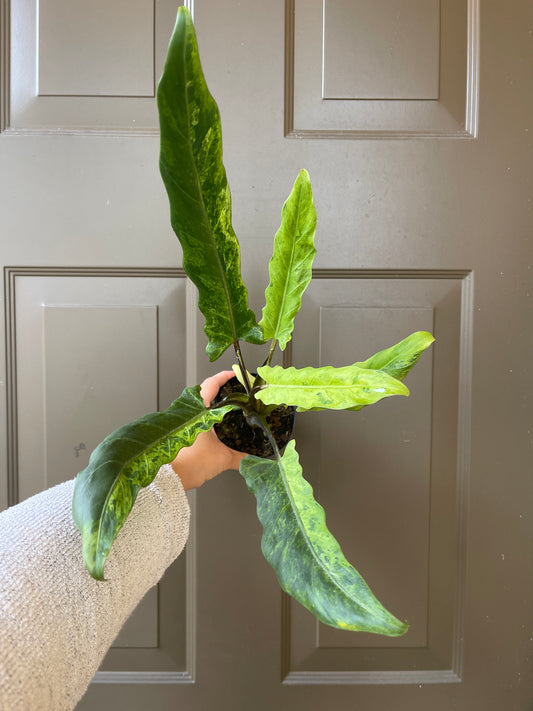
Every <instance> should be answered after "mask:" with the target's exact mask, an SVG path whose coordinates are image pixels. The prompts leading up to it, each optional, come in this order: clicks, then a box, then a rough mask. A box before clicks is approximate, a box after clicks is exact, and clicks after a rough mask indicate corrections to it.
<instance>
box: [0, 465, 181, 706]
mask: <svg viewBox="0 0 533 711" xmlns="http://www.w3.org/2000/svg"><path fill="white" fill-rule="evenodd" d="M73 488H74V480H72V481H68V482H66V483H64V484H60V485H59V486H55V487H53V488H52V489H48V490H47V491H44V492H42V493H41V494H38V495H36V496H33V497H32V498H30V499H27V500H26V501H23V502H22V503H20V504H18V505H17V506H13V507H11V508H10V509H7V510H6V511H4V512H2V513H1V514H0V709H2V711H4V710H5V711H34V710H35V711H37V710H38V711H70V710H71V709H73V708H74V707H75V706H76V704H77V702H78V701H79V700H80V698H81V697H82V696H83V694H84V693H85V691H86V689H87V686H88V685H89V682H90V681H91V679H92V677H93V676H94V674H95V672H96V671H97V669H98V667H99V666H100V663H101V661H102V659H103V657H104V656H105V654H106V652H107V650H108V649H109V647H110V646H111V644H112V643H113V640H114V639H115V637H116V636H117V634H118V633H119V631H120V629H121V627H122V625H123V624H124V622H125V621H126V619H127V618H128V617H129V615H130V614H131V613H132V612H133V610H134V609H135V607H136V606H137V604H138V603H139V602H140V600H141V599H142V597H143V596H144V595H145V593H146V592H147V591H148V590H149V589H150V588H151V587H152V586H153V585H155V584H156V583H157V582H158V580H159V579H160V578H161V576H162V575H163V573H164V572H165V570H166V568H167V567H168V566H169V565H170V564H171V563H172V562H173V561H174V560H175V558H177V556H178V555H179V554H180V553H181V551H182V549H183V547H184V545H185V543H186V541H187V537H188V532H189V515H190V514H189V505H188V502H187V498H186V495H185V492H184V490H183V487H182V485H181V481H180V479H179V477H178V476H177V475H176V474H175V473H174V471H173V470H172V467H170V466H169V465H165V466H164V467H161V469H160V470H159V473H158V475H157V476H156V478H155V479H154V481H153V482H152V484H151V485H150V486H148V487H147V488H146V489H143V490H141V491H140V492H139V495H138V496H137V500H136V502H135V504H134V506H133V509H132V512H131V514H130V516H129V518H128V519H127V521H126V523H125V524H124V526H123V527H122V529H121V530H120V532H119V534H118V536H117V539H116V541H115V543H114V544H113V547H112V549H111V552H110V554H109V556H108V559H107V561H106V565H105V577H106V580H105V581H103V582H100V581H96V580H94V579H93V578H91V576H90V575H89V573H88V572H87V571H86V569H85V567H84V564H83V560H82V557H81V536H80V534H79V532H78V530H77V528H76V527H75V525H74V523H73V521H72V515H71V502H72V492H73Z"/></svg>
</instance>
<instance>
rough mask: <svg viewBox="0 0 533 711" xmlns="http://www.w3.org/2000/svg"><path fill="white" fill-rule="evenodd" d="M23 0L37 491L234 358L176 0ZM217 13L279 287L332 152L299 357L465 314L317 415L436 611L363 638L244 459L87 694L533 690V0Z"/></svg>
mask: <svg viewBox="0 0 533 711" xmlns="http://www.w3.org/2000/svg"><path fill="white" fill-rule="evenodd" d="M1 7H2V10H3V14H2V20H3V24H2V29H3V34H2V42H3V45H4V47H5V49H4V51H3V52H2V53H0V57H2V60H3V61H4V63H5V66H4V67H3V70H2V72H1V73H0V80H1V81H2V92H1V98H2V102H3V104H2V112H1V116H2V121H3V125H2V127H3V129H4V130H3V133H2V135H1V136H0V181H1V182H0V195H1V196H2V217H1V234H2V237H1V239H2V261H3V266H4V282H5V297H6V309H5V314H6V328H5V333H6V348H5V351H4V350H3V351H2V356H3V355H4V353H5V358H6V371H5V372H6V378H5V389H6V397H5V399H2V404H1V407H2V408H3V410H2V416H3V417H5V422H6V425H7V426H6V428H5V430H4V429H3V430H2V437H5V438H6V440H5V444H6V446H5V447H3V448H2V451H3V452H6V456H5V458H3V462H2V464H3V466H4V467H5V469H3V471H5V474H3V480H2V481H3V482H4V483H3V488H2V490H1V496H2V500H1V503H2V505H5V503H7V501H8V497H10V498H11V500H16V498H17V497H20V498H23V497H25V496H28V495H30V494H31V493H33V492H35V491H38V490H39V489H40V488H43V487H45V486H47V485H50V484H52V483H55V482H56V481H58V480H61V479H62V478H69V477H71V476H73V475H74V474H75V473H76V471H78V470H79V469H80V468H82V466H84V463H85V462H86V458H87V456H88V452H89V451H90V449H91V448H92V447H93V446H94V445H95V444H96V443H97V442H98V441H99V439H101V437H102V436H103V435H104V434H106V432H108V431H109V430H110V429H111V428H113V427H114V426H116V425H118V424H121V423H122V422H124V421H128V420H131V419H133V418H134V417H136V416H137V415H139V414H141V413H143V412H146V411H149V410H152V409H153V408H154V407H163V406H164V405H165V404H166V403H167V402H168V401H169V400H170V399H171V398H172V397H173V396H174V395H175V393H176V392H179V391H180V390H181V388H182V387H183V386H184V384H185V383H191V382H197V381H198V380H200V379H201V378H203V377H204V376H205V375H206V374H208V373H209V372H212V371H213V366H209V365H208V363H207V362H206V358H205V357H204V356H203V348H204V339H203V336H202V333H201V327H202V324H201V323H200V322H199V321H197V320H196V317H195V306H194V298H195V297H194V293H193V292H191V290H190V289H189V287H188V286H187V283H186V281H185V279H184V275H183V272H181V271H180V269H179V264H180V257H179V253H178V249H177V242H176V240H175V238H174V237H173V236H172V234H171V230H170V228H169V225H168V207H167V204H166V197H165V195H164V191H163V188H162V185H161V181H160V179H159V177H158V174H157V153H158V141H157V132H156V125H157V123H156V115H155V109H154V100H153V91H154V78H155V77H157V76H158V74H159V72H160V70H161V61H162V58H163V57H164V53H165V42H166V40H167V38H168V36H169V33H170V30H171V26H172V23H173V16H174V14H175V7H173V3H170V2H167V1H166V0H165V1H161V2H156V3H152V2H148V1H147V0H136V1H135V2H131V0H130V1H129V2H128V3H127V12H126V11H125V6H123V4H122V3H121V2H118V1H117V2H112V3H111V2H104V1H103V0H102V1H101V2H100V1H99V2H93V3H91V4H90V7H89V6H87V7H85V6H84V5H82V4H81V3H79V4H78V3H67V2H64V1H63V0H47V1H46V2H41V3H40V7H39V13H38V14H37V3H36V0H21V1H20V2H18V1H17V2H13V3H12V4H11V35H10V34H9V31H8V29H9V27H8V23H7V22H6V20H7V18H8V17H9V3H8V2H7V0H4V3H3V4H2V5H1ZM194 14H195V20H196V26H197V30H198V39H199V44H200V52H201V56H202V59H203V65H204V70H205V73H206V76H207V80H208V83H209V85H210V87H211V90H212V92H213V94H214V96H215V98H216V99H217V101H218V103H219V106H220V109H221V114H222V121H223V133H224V150H225V163H226V168H227V171H228V177H229V182H230V186H231V188H232V195H233V212H234V220H233V222H234V227H235V229H236V232H237V234H238V236H239V239H240V242H241V251H242V260H243V272H244V276H245V280H246V282H247V283H248V284H249V285H250V287H251V288H250V292H251V300H252V302H253V305H254V307H255V308H256V312H259V311H260V309H261V307H262V303H263V302H262V299H263V296H262V292H263V290H264V287H265V286H266V280H267V262H268V259H269V257H270V253H271V248H272V240H273V235H274V233H275V231H276V229H277V227H278V226H279V213H280V210H281V205H282V203H283V201H284V199H285V197H286V196H287V194H288V193H289V190H290V187H291V184H292V182H293V180H294V179H295V177H296V175H297V173H298V171H299V169H300V168H302V167H305V168H307V170H308V171H309V173H310V175H311V180H312V183H313V188H314V196H315V202H316V206H317V212H318V230H317V248H318V254H317V259H316V271H315V278H314V279H313V282H312V284H311V286H310V287H309V289H308V292H307V294H306V297H305V300H304V305H303V309H302V312H301V314H300V316H299V320H298V321H297V325H296V329H295V333H294V339H293V343H292V349H291V352H290V353H289V354H288V356H287V362H288V363H289V362H292V363H294V365H297V366H301V365H305V364H311V365H319V364H329V363H330V364H333V365H340V364H344V363H350V362H353V361H355V360H361V359H364V358H365V357H367V356H368V355H370V354H371V353H373V352H374V351H376V350H378V349H379V348H383V347H385V346H387V345H390V344H392V343H394V342H395V341H397V340H399V339H400V338H402V337H403V336H404V335H407V334H408V333H410V332H412V331H414V330H418V329H427V330H432V331H433V332H434V334H435V336H436V338H437V342H436V344H435V346H434V347H433V349H432V351H431V353H427V354H425V355H424V357H423V359H422V360H421V362H420V363H419V365H418V366H417V368H416V369H415V371H413V373H412V374H411V375H410V376H409V381H408V385H409V387H410V389H411V391H412V395H411V397H410V398H409V399H403V398H402V399H398V400H397V401H393V400H386V401H384V402H382V403H380V404H379V405H377V406H374V407H373V408H367V410H364V411H362V412H360V413H325V414H324V413H320V414H317V413H310V414H308V415H305V416H302V417H301V418H299V421H298V423H297V428H296V439H297V442H298V449H299V451H300V452H301V455H302V462H303V466H304V472H305V474H306V476H307V477H308V478H309V480H310V481H311V482H312V484H313V486H314V488H315V491H316V492H317V496H318V497H319V499H320V501H321V502H322V503H323V505H324V506H325V508H326V512H327V516H328V525H329V527H330V529H331V530H332V531H333V532H334V533H335V535H336V536H337V537H338V539H339V540H340V542H341V544H342V546H343V549H344V551H345V553H346V555H347V557H348V558H349V559H350V560H351V561H352V562H353V563H354V564H355V565H356V567H357V568H358V570H360V572H361V573H362V574H363V575H364V576H365V578H366V579H367V581H368V582H369V583H370V585H371V586H372V588H373V589H374V592H375V593H376V594H377V596H378V597H379V598H380V599H381V600H382V601H383V602H384V603H385V604H386V605H387V606H388V607H389V608H390V609H391V610H392V611H393V612H395V613H396V614H397V615H398V616H400V617H402V618H405V619H408V620H409V622H410V623H411V627H410V630H409V633H408V634H407V635H406V636H405V637H404V638H401V639H399V640H389V639H387V638H380V637H372V636H370V635H359V634H356V633H349V632H340V631H336V630H333V629H330V628H326V627H325V626H323V625H321V624H317V623H316V622H315V621H314V619H313V618H312V617H311V616H310V615H309V614H308V613H307V612H306V611H305V610H303V609H302V608H301V607H300V606H299V605H297V604H296V603H291V602H290V601H289V600H288V599H287V598H286V597H285V596H284V595H282V594H281V592H280V590H279V587H278V585H277V582H276V580H275V579H274V575H273V573H272V571H271V569H270V568H269V566H268V565H267V564H266V562H264V560H263V559H262V556H261V553H260V536H261V531H260V526H259V523H258V522H257V520H256V516H255V503H254V501H253V499H252V498H251V495H250V494H249V493H248V492H247V490H246V487H245V486H244V483H243V482H242V480H241V479H240V477H239V475H238V474H236V473H227V474H225V475H224V476H221V477H219V478H218V479H217V480H215V481H214V482H212V483H210V484H209V485H208V486H206V487H203V488H202V489H201V490H200V491H199V492H198V493H197V494H196V495H195V496H193V497H192V498H193V506H194V524H193V530H192V532H191V541H190V544H189V546H188V550H187V553H186V556H184V557H183V559H182V560H180V561H178V563H177V564H176V565H175V566H174V567H173V568H172V569H171V570H169V572H168V574H167V576H166V577H165V579H164V580H163V581H162V583H161V584H160V585H159V587H158V589H157V590H154V591H152V593H151V594H150V595H149V596H148V597H147V599H146V600H145V601H144V603H143V606H144V608H143V610H141V611H140V612H139V613H137V615H136V617H135V618H133V619H132V621H131V623H130V624H129V626H128V628H127V629H125V630H124V632H123V633H122V635H121V638H120V639H119V640H118V641H117V644H116V646H115V648H114V649H113V650H111V652H110V654H109V656H108V658H107V659H106V661H105V663H104V666H103V669H102V671H101V672H100V673H99V675H98V677H97V679H96V680H95V683H93V684H92V686H91V688H90V689H89V691H88V693H87V695H86V697H85V699H84V700H83V702H82V703H81V704H80V707H79V708H80V709H87V710H89V709H96V708H98V709H112V708H113V709H115V708H127V709H131V710H132V711H134V710H135V709H139V711H140V710H141V709H142V710H144V709H146V708H150V707H152V708H154V709H155V708H157V709H169V710H170V709H174V708H184V709H190V710H191V711H203V710H204V709H207V708H209V709H211V708H213V709H221V710H223V711H225V710H226V709H228V710H229V709H249V708H255V709H259V710H260V711H263V710H264V711H270V709H275V708H276V709H277V708H279V709H283V710H284V711H288V710H291V711H292V710H293V709H299V708H302V709H303V708H308V709H318V708H327V709H330V708H331V709H333V708H335V709H343V710H344V709H346V710H348V709H350V710H351V709H353V708H363V709H365V711H384V710H385V709H389V708H399V709H406V710H408V711H418V710H420V711H427V709H434V710H435V711H448V709H452V708H453V709H458V711H471V710H473V709H480V710H481V709H483V711H500V710H501V709H516V710H517V711H518V710H519V711H522V710H524V711H525V709H528V708H530V707H531V704H532V703H533V683H532V682H533V679H532V673H531V664H530V655H531V630H532V624H533V619H532V614H531V609H530V598H531V590H532V584H533V580H532V575H531V570H532V566H531V545H530V544H531V534H532V528H531V515H530V508H531V485H530V476H531V473H530V472H531V405H530V402H529V401H528V396H530V395H531V371H530V365H529V361H530V357H529V354H530V353H531V326H530V323H531V296H530V294H531V288H532V283H531V282H532V278H531V277H532V268H531V267H532V264H533V261H532V259H533V254H532V246H531V241H530V240H531V232H532V218H531V202H530V200H531V168H530V159H529V155H528V152H529V153H530V151H531V135H532V132H533V126H532V121H531V117H532V111H533V106H532V101H531V95H532V92H531V88H532V87H531V62H530V57H531V54H530V52H531V50H530V45H531V32H532V29H531V28H533V16H532V8H531V4H530V3H529V2H528V1H527V0H515V1H513V2H508V3H505V4H504V3H498V2H491V1H490V0H486V1H485V2H484V3H483V7H482V8H480V3H479V0H454V1H453V2H451V1H449V0H442V1H441V2H439V1H438V0H386V1H385V0H373V2H366V1H365V0H351V1H349V0H324V2H320V0H286V1H285V2H282V1H281V0H278V1H277V2H269V3H265V2H260V1H259V0H248V2H246V3H242V2H237V0H228V1H227V2H225V3H219V2H216V1H215V0H197V1H196V2H195V3H194ZM37 18H38V20H37ZM36 23H38V27H37V24H36ZM37 29H38V30H39V32H37ZM9 37H11V42H10V43H9V41H8V40H9ZM36 37H38V38H39V40H38V41H37V40H36V39H35V38H36ZM80 56H82V57H83V61H82V62H81V63H80V59H79V57H80ZM36 57H38V59H39V62H38V64H37V62H36V61H35V60H36ZM37 65H38V67H39V73H38V76H37V75H36V70H35V67H36V66H37ZM9 66H10V67H11V73H9V71H8V69H9ZM80 66H81V67H82V68H80ZM9 78H10V79H9ZM35 87H38V90H37V91H36V90H35ZM119 326H120V337H117V332H118V327H119ZM36 333H37V334H39V338H36V337H35V334H36ZM139 343H142V344H143V345H142V348H139V349H138V352H137V349H135V350H136V359H135V360H133V359H131V358H130V357H129V354H131V352H132V351H133V350H134V349H133V348H132V344H139ZM104 351H105V353H106V360H104V359H102V357H101V354H102V352H104ZM125 362H127V364H128V369H127V370H125V369H124V363H125ZM230 362H231V359H230V358H229V357H228V358H227V359H226V360H225V361H224V362H223V363H222V365H228V364H229V363H230ZM132 383H135V388H134V391H135V392H134V393H133V394H132V392H131V391H132V387H131V384H132ZM2 387H4V384H2ZM45 445H46V446H45ZM43 452H44V453H45V454H44V455H43Z"/></svg>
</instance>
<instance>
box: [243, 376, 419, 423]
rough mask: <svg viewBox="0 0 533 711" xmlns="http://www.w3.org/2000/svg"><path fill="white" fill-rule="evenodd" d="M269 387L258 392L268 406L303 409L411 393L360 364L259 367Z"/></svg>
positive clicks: (364, 402)
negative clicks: (361, 366)
mask: <svg viewBox="0 0 533 711" xmlns="http://www.w3.org/2000/svg"><path fill="white" fill-rule="evenodd" d="M257 370H258V373H259V375H260V376H261V377H262V378H263V379H264V380H265V381H266V383H267V384H266V386H265V387H264V388H263V389H262V390H260V391H259V392H258V393H256V398H257V399H258V400H261V402H263V403H265V405H294V406H296V407H297V408H298V411H300V412H301V411H304V410H345V409H350V408H353V407H364V406H365V405H371V404H372V403H374V402H377V401H378V400H381V399H382V398H384V397H389V396H391V395H409V390H408V389H407V388H406V386H405V385H404V384H403V383H402V382H400V381H399V380H396V378H393V377H392V376H390V375H388V374H387V373H385V372H383V371H380V370H369V369H368V368H360V367H359V366H357V365H348V366H345V367H343V368H334V367H333V366H325V367H323V368H300V369H297V368H293V367H291V368H282V367H281V366H280V365H276V366H275V367H273V368H271V367H270V366H267V365H265V366H261V367H260V368H258V369H257Z"/></svg>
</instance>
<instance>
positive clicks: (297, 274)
mask: <svg viewBox="0 0 533 711" xmlns="http://www.w3.org/2000/svg"><path fill="white" fill-rule="evenodd" d="M315 229H316V211H315V206H314V204H313V194H312V192H311V183H310V181H309V174H308V173H307V171H306V170H302V171H300V174H299V175H298V177H297V178H296V181H295V183H294V187H293V189H292V191H291V194H290V195H289V197H288V198H287V201H286V202H285V204H284V205H283V210H282V212H281V226H280V228H279V230H278V231H277V233H276V237H275V239H274V253H273V255H272V259H271V260H270V264H269V268H268V269H269V274H270V284H269V286H268V287H267V290H266V292H265V298H266V304H265V306H264V308H263V318H262V320H261V321H260V322H259V325H260V326H261V327H262V329H263V334H264V337H265V339H269V338H272V339H273V341H274V342H276V341H277V342H278V343H279V347H280V348H281V350H282V351H283V350H285V346H286V345H287V343H288V341H290V339H291V334H292V330H293V328H294V317H295V316H296V314H297V313H298V311H299V309H300V306H301V303H302V294H303V293H304V291H305V289H306V288H307V285H308V284H309V282H310V281H311V276H312V270H311V267H312V264H313V258H314V256H315V252H316V250H315V246H314V236H315Z"/></svg>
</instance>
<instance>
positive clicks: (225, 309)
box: [157, 7, 263, 360]
mask: <svg viewBox="0 0 533 711" xmlns="http://www.w3.org/2000/svg"><path fill="white" fill-rule="evenodd" d="M157 104H158V108H159V123H160V128H161V153H160V170H161V175H162V177H163V181H164V183H165V186H166V189H167V193H168V197H169V201H170V218H171V223H172V227H173V228H174V231H175V232H176V235H177V236H178V238H179V240H180V242H181V245H182V247H183V267H184V269H185V271H186V272H187V274H188V275H189V277H190V278H191V279H192V281H193V282H194V283H195V284H196V286H197V288H198V306H199V307H200V310H201V311H202V313H203V314H204V316H205V332H206V334H207V337H208V339H209V342H208V346H207V353H208V355H209V359H210V360H216V359H217V358H218V357H219V356H220V355H222V353H223V352H224V351H225V350H226V348H227V347H228V346H229V345H231V343H233V342H235V341H237V340H238V339H243V340H245V341H250V342H251V343H263V338H262V333H261V329H260V328H259V326H258V325H257V322H256V319H255V316H254V314H253V312H252V311H251V310H250V309H249V308H248V294H247V291H246V287H245V286H244V283H243V281H242V278H241V273H240V250H239V243H238V241H237V238H236V236H235V233H234V231H233V227H232V225H231V197H230V191H229V187H228V182H227V179H226V171H225V169H224V165H223V163H222V134H221V127H220V115H219V111H218V107H217V105H216V103H215V101H214V99H213V97H212V96H211V94H210V93H209V90H208V88H207V85H206V82H205V79H204V75H203V72H202V67H201V65H200V58H199V55H198V47H197V44H196V36H195V32H194V27H193V24H192V20H191V17H190V15H189V13H188V11H187V10H186V9H185V8H184V7H180V8H179V11H178V18H177V21H176V27H175V29H174V33H173V35H172V39H171V40H170V45H169V48H168V55H167V59H166V63H165V69H164V72H163V75H162V77H161V80H160V82H159V86H158V90H157Z"/></svg>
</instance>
